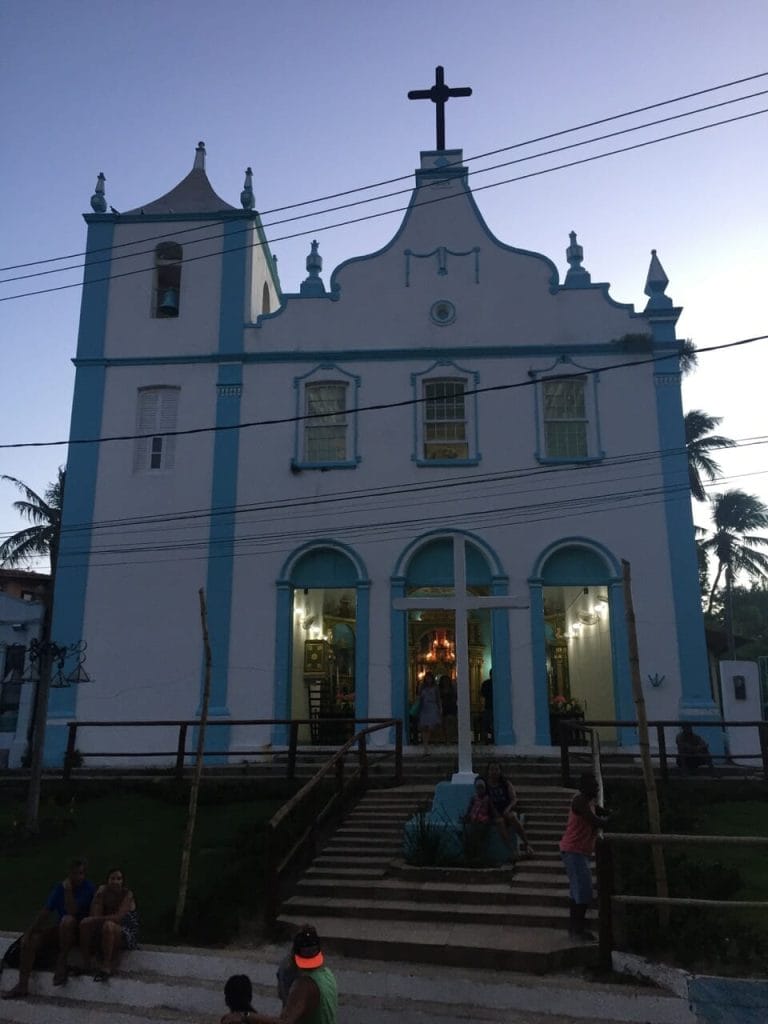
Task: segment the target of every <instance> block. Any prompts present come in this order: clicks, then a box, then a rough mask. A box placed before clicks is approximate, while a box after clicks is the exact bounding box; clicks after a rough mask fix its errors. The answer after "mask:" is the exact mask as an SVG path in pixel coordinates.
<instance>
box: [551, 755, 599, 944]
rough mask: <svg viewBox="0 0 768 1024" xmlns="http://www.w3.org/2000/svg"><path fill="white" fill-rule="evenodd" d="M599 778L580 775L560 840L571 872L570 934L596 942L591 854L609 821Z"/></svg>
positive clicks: (564, 861)
mask: <svg viewBox="0 0 768 1024" xmlns="http://www.w3.org/2000/svg"><path fill="white" fill-rule="evenodd" d="M597 793H598V785H597V779H596V778H595V776H594V775H592V774H591V773H587V774H584V775H582V776H581V779H580V780H579V791H578V793H577V794H576V795H575V796H574V798H573V800H572V801H571V809H570V811H569V812H568V823H567V824H566V826H565V832H564V833H563V838H562V839H561V840H560V856H561V857H562V858H563V864H564V865H565V870H566V873H567V875H568V884H569V887H570V900H569V901H568V902H569V905H570V923H569V926H568V934H569V935H570V936H571V938H572V939H579V940H580V941H582V942H594V941H595V936H594V935H593V934H592V932H590V931H587V928H586V923H585V919H586V916H587V911H588V910H589V907H590V904H591V903H592V899H593V893H592V855H593V854H594V852H595V840H596V838H597V832H598V829H600V828H602V827H603V825H605V824H606V822H607V821H608V815H607V814H606V813H605V811H604V810H603V809H602V807H598V806H597Z"/></svg>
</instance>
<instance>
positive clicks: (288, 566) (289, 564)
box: [277, 537, 370, 586]
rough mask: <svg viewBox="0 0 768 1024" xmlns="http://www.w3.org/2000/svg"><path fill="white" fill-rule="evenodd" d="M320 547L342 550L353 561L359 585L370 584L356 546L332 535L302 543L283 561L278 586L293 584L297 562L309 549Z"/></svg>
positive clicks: (313, 549) (314, 549)
mask: <svg viewBox="0 0 768 1024" xmlns="http://www.w3.org/2000/svg"><path fill="white" fill-rule="evenodd" d="M318 548H333V549H334V550H335V551H340V552H341V553H342V554H343V555H346V556H347V558H348V559H349V560H350V562H352V564H353V565H354V567H355V571H356V573H357V585H358V586H360V585H361V584H368V583H370V580H369V579H368V571H367V569H366V568H365V563H364V562H363V560H362V558H361V557H360V555H358V553H357V552H356V551H355V549H354V548H351V547H349V545H347V544H343V543H342V542H341V541H338V540H333V538H331V537H319V538H318V539H317V540H310V541H307V542H306V544H302V545H301V547H298V548H296V549H295V550H294V551H292V552H291V554H290V555H289V556H288V558H286V560H285V561H284V562H283V566H282V568H281V569H280V575H279V577H278V580H277V584H278V586H281V585H282V584H289V585H290V584H291V574H292V572H293V568H294V566H295V565H296V563H297V562H298V561H299V560H300V559H301V558H302V556H303V555H305V554H306V553H307V552H308V551H316V550H317V549H318Z"/></svg>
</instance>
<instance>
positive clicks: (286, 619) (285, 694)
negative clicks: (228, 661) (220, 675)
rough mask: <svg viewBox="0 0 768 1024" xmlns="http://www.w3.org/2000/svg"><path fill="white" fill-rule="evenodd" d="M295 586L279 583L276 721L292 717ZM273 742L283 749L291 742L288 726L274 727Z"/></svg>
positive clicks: (276, 646)
mask: <svg viewBox="0 0 768 1024" xmlns="http://www.w3.org/2000/svg"><path fill="white" fill-rule="evenodd" d="M292 604H293V587H292V586H291V585H290V583H287V582H281V581H279V580H278V583H277V595H276V600H275V679H274V687H273V694H272V707H273V712H272V713H273V717H274V718H290V717H291V691H292V678H293V664H292V662H293V647H292V644H293V614H292V612H293V609H292V608H291V605H292ZM272 743H273V744H274V746H278V747H283V746H285V745H286V744H287V743H288V726H287V725H274V726H273V727H272Z"/></svg>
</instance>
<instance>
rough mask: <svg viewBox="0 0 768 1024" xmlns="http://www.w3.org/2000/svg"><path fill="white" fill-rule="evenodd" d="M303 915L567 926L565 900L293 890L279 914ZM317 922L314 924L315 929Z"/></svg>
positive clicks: (309, 917)
mask: <svg viewBox="0 0 768 1024" xmlns="http://www.w3.org/2000/svg"><path fill="white" fill-rule="evenodd" d="M282 913H285V914H292V915H296V916H298V917H301V916H302V915H303V917H304V919H305V920H311V921H315V922H319V921H320V920H321V919H322V918H325V917H326V916H330V917H360V918H364V919H365V920H369V921H433V922H438V921H445V922H452V923H453V924H488V925H492V926H501V927H504V928H508V927H531V928H552V929H557V928H560V929H562V930H567V928H568V904H567V902H563V903H561V904H560V905H559V906H547V907H541V906H531V905H524V904H504V905H499V904H493V903H491V904H482V905H478V904H472V903H454V904H450V903H447V902H442V901H441V902H432V903H428V902H426V901H425V902H416V901H414V900H410V899H405V900H383V899H378V898H376V895H375V894H374V895H373V896H369V897H367V898H365V899H349V898H347V897H346V896H336V897H333V898H329V897H324V896H321V897H315V896H307V895H304V894H303V893H302V894H297V895H295V896H291V898H290V899H289V900H286V902H285V903H284V904H283V906H282V908H281V914H282ZM319 930H320V926H319V924H318V931H319Z"/></svg>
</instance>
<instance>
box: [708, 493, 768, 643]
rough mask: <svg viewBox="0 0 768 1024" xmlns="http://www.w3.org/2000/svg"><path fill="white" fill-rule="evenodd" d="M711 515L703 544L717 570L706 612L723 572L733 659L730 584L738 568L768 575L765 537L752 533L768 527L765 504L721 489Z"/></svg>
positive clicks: (753, 574)
mask: <svg viewBox="0 0 768 1024" xmlns="http://www.w3.org/2000/svg"><path fill="white" fill-rule="evenodd" d="M712 519H713V520H714V524H715V531H714V533H713V535H712V536H711V537H710V538H709V539H708V540H705V541H704V544H703V547H704V548H705V550H706V551H707V552H712V554H713V555H714V556H715V558H716V559H717V573H716V575H715V579H714V582H713V584H712V587H711V589H710V592H709V604H708V606H707V614H710V613H711V611H712V602H713V601H714V599H715V592H716V591H717V588H718V586H719V585H720V580H721V579H722V577H723V574H725V592H726V601H725V621H726V631H727V633H728V648H729V655H730V657H731V659H733V656H734V637H733V615H732V597H733V584H734V580H735V578H736V576H737V574H738V573H740V572H743V573H745V574H746V575H747V576H749V577H750V579H753V580H765V579H768V555H765V554H763V551H761V550H760V549H761V548H768V537H765V536H762V535H760V534H757V533H755V531H756V530H765V529H768V506H767V505H764V504H763V502H762V501H760V499H759V498H757V497H756V496H755V495H754V494H747V493H746V492H745V491H739V490H736V491H723V492H722V493H721V494H716V495H715V496H714V497H713V499H712Z"/></svg>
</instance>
